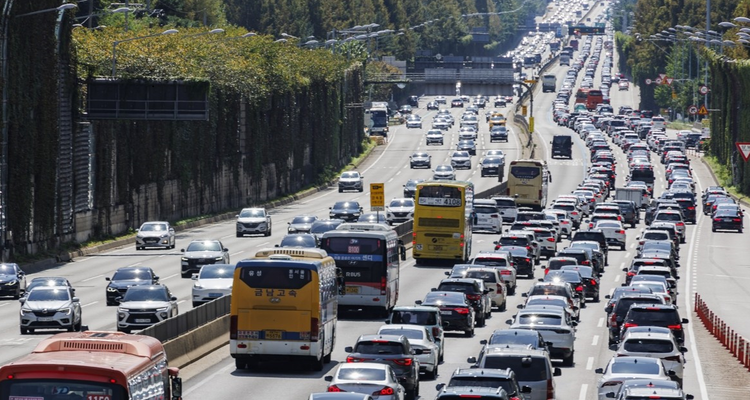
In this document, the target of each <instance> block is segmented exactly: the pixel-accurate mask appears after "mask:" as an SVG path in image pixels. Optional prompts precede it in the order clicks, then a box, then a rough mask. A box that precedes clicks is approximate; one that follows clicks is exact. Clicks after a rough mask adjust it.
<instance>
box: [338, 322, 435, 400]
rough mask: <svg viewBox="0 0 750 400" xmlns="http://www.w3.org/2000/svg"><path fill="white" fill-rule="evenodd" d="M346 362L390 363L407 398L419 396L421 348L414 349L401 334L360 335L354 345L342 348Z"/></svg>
mask: <svg viewBox="0 0 750 400" xmlns="http://www.w3.org/2000/svg"><path fill="white" fill-rule="evenodd" d="M344 351H346V352H347V353H349V355H348V356H347V357H346V362H347V363H356V362H376V363H379V364H386V365H390V366H391V369H392V370H393V372H395V373H396V377H397V378H398V381H399V383H401V385H402V386H403V387H404V389H406V392H407V394H408V397H409V398H412V399H414V398H416V397H417V396H419V361H418V360H417V357H416V356H417V355H420V354H422V350H420V349H414V348H412V347H411V345H410V344H409V340H408V339H407V338H406V337H405V336H403V335H398V336H397V335H362V336H360V337H359V338H358V339H357V343H356V344H355V345H354V347H346V348H345V349H344Z"/></svg>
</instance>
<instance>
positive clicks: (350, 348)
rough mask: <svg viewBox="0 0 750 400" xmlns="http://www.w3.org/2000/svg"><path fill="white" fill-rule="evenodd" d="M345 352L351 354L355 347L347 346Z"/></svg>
mask: <svg viewBox="0 0 750 400" xmlns="http://www.w3.org/2000/svg"><path fill="white" fill-rule="evenodd" d="M344 351H345V352H347V353H351V352H353V351H354V347H352V346H346V347H344Z"/></svg>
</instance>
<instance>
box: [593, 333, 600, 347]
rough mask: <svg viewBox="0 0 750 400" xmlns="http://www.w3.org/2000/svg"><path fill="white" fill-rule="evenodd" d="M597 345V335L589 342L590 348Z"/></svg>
mask: <svg viewBox="0 0 750 400" xmlns="http://www.w3.org/2000/svg"><path fill="white" fill-rule="evenodd" d="M597 344H599V335H594V339H593V340H592V341H591V345H592V346H596V345H597Z"/></svg>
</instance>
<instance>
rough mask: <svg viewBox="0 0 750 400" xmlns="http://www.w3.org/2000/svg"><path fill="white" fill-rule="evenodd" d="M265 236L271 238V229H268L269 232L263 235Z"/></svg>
mask: <svg viewBox="0 0 750 400" xmlns="http://www.w3.org/2000/svg"><path fill="white" fill-rule="evenodd" d="M263 236H265V237H268V236H271V229H268V230H267V231H266V232H265V233H264V234H263Z"/></svg>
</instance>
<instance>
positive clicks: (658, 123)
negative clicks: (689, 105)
mask: <svg viewBox="0 0 750 400" xmlns="http://www.w3.org/2000/svg"><path fill="white" fill-rule="evenodd" d="M651 129H652V130H665V129H667V121H666V120H665V119H664V117H653V118H651Z"/></svg>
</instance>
